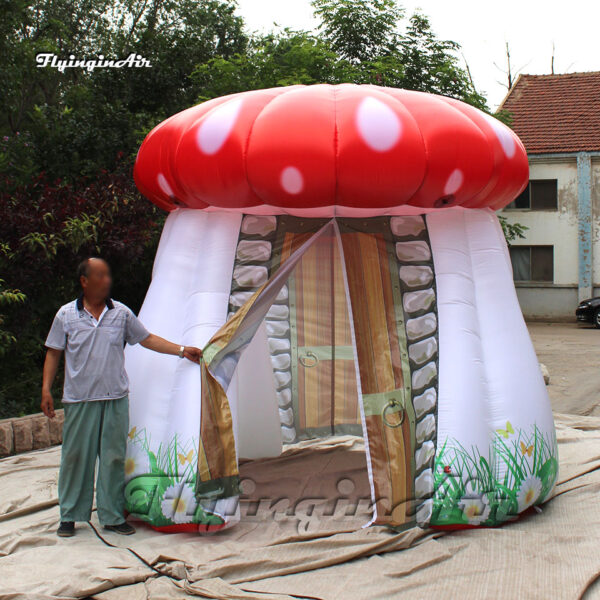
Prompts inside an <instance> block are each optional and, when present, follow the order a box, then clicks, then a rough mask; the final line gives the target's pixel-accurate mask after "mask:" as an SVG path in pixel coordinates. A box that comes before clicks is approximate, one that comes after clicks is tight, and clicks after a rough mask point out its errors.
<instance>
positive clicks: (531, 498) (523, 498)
mask: <svg viewBox="0 0 600 600" xmlns="http://www.w3.org/2000/svg"><path fill="white" fill-rule="evenodd" d="M541 492H542V480H541V479H540V478H539V477H536V476H535V475H529V477H527V478H525V479H524V480H523V481H522V482H521V485H520V486H519V491H518V492H517V502H518V504H519V512H523V511H524V510H525V509H527V508H529V507H530V506H531V505H532V504H533V503H534V502H535V501H536V500H537V499H538V498H539V496H540V494H541Z"/></svg>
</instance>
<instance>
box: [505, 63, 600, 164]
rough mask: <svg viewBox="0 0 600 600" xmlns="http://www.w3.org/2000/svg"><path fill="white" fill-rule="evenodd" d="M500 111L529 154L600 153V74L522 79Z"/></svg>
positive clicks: (521, 77)
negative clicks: (509, 117)
mask: <svg viewBox="0 0 600 600" xmlns="http://www.w3.org/2000/svg"><path fill="white" fill-rule="evenodd" d="M500 109H504V110H507V111H508V112H509V113H510V114H511V115H512V123H511V127H512V128H513V130H514V131H515V133H516V134H517V135H518V136H519V137H520V138H521V141H522V142H523V144H525V148H526V149H527V153H528V154H548V153H553V152H581V151H599V150H600V71H594V72H589V73H566V74H563V75H521V76H520V77H519V78H518V79H517V81H516V83H515V84H514V85H513V87H512V89H511V90H510V92H509V93H508V95H507V96H506V98H505V99H504V101H503V102H502V104H501V105H500Z"/></svg>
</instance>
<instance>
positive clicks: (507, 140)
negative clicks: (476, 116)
mask: <svg viewBox="0 0 600 600" xmlns="http://www.w3.org/2000/svg"><path fill="white" fill-rule="evenodd" d="M484 114H485V113H484ZM485 118H486V119H487V121H488V123H489V124H490V125H491V127H492V129H493V130H494V133H495V134H496V136H497V137H498V141H499V142H500V145H501V146H502V150H504V154H506V156H508V158H512V157H513V156H514V155H515V152H516V151H517V144H516V142H515V138H514V135H513V133H512V132H511V130H510V129H509V128H508V127H507V126H506V125H504V123H501V122H500V121H498V119H496V118H494V117H491V116H490V115H487V114H486V115H485Z"/></svg>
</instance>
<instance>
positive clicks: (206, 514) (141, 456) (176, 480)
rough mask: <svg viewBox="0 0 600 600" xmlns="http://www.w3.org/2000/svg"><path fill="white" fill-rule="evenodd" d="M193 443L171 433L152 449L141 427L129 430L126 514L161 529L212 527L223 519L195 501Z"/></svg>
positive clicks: (195, 450)
mask: <svg viewBox="0 0 600 600" xmlns="http://www.w3.org/2000/svg"><path fill="white" fill-rule="evenodd" d="M197 459H198V449H197V444H196V443H195V441H194V440H192V441H191V442H190V443H188V444H187V445H186V446H185V447H184V446H181V445H180V444H179V443H178V441H177V436H175V437H174V438H173V439H172V440H171V441H170V442H169V444H167V445H163V444H160V445H159V446H158V448H157V450H156V452H153V451H152V450H150V445H149V440H148V438H147V436H146V432H145V430H143V431H141V432H137V430H136V428H135V427H134V428H133V429H132V430H131V431H130V432H129V444H128V447H127V458H126V460H125V477H126V485H125V504H126V509H127V511H128V512H129V514H130V515H132V516H133V517H135V518H138V519H141V520H143V521H146V522H147V523H149V524H150V525H151V526H152V527H155V528H157V529H161V530H164V531H167V532H169V531H174V532H178V531H198V530H206V531H213V530H216V529H221V528H223V527H224V526H225V525H226V522H225V520H224V519H223V518H222V517H221V516H219V515H217V514H215V513H213V512H211V510H210V508H209V507H207V506H206V505H203V504H201V503H198V502H197V500H196V497H195V494H194V489H195V485H196V473H197V470H196V464H197Z"/></svg>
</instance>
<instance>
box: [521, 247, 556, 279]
mask: <svg viewBox="0 0 600 600" xmlns="http://www.w3.org/2000/svg"><path fill="white" fill-rule="evenodd" d="M510 260H511V262H512V267H513V278H514V280H515V281H554V246H511V247H510Z"/></svg>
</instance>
